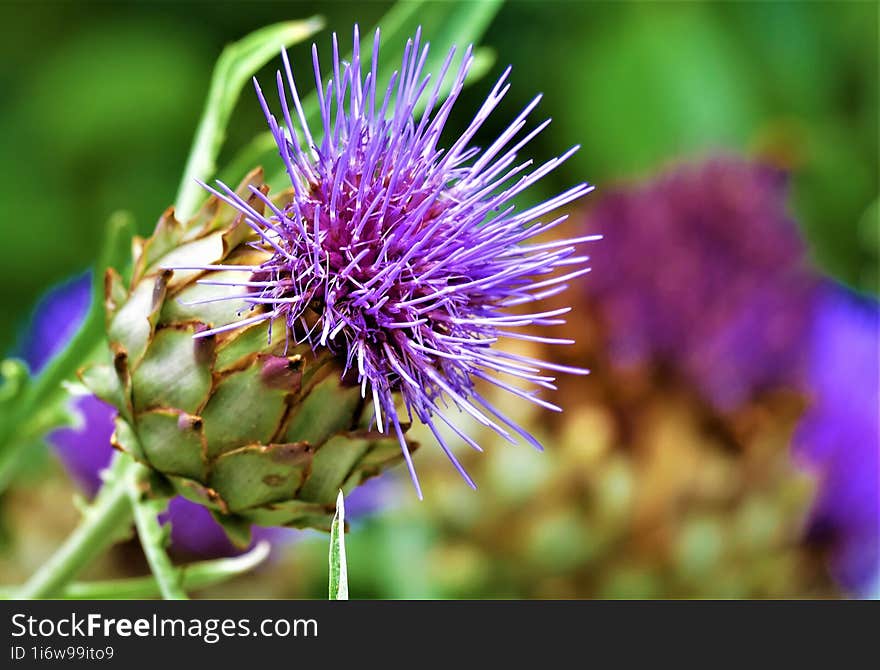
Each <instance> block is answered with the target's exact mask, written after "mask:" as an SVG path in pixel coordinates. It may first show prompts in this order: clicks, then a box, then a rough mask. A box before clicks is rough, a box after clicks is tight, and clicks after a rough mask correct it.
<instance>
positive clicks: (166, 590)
mask: <svg viewBox="0 0 880 670" xmlns="http://www.w3.org/2000/svg"><path fill="white" fill-rule="evenodd" d="M148 473H149V471H148V470H147V469H146V468H145V467H144V466H139V469H138V470H135V471H133V472H132V473H131V475H130V476H131V483H130V484H129V486H128V497H129V501H130V503H131V508H132V510H133V511H134V525H135V527H136V528H137V531H138V536H139V537H140V539H141V546H142V547H143V549H144V554H146V556H147V563H149V564H150V570H151V571H152V573H153V575H154V576H155V578H156V582H157V583H158V585H159V591H160V593H161V594H162V597H163V598H165V600H186V599H187V595H186V592H185V591H184V590H183V586H182V581H183V580H182V575H181V573H180V570H178V569H177V568H175V567H174V565H173V564H172V563H171V559H170V558H169V557H168V553H167V552H166V551H165V540H166V539H167V538H166V536H165V531H164V530H163V529H162V525H161V524H160V523H159V518H158V512H159V507H160V506H164V505H166V504H167V500H166V501H163V502H162V503H160V505H157V504H156V503H157V501H155V500H144V498H143V495H142V484H143V482H144V479H145V477H146V476H147V475H148Z"/></svg>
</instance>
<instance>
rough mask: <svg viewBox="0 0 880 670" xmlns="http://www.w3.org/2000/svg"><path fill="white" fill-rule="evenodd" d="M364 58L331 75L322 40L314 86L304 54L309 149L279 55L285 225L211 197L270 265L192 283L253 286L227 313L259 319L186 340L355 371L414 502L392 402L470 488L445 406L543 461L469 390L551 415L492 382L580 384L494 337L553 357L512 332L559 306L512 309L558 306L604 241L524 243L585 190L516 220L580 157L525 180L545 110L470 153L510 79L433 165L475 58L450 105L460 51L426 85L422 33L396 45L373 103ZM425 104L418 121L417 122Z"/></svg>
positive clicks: (232, 197) (468, 57) (225, 191)
mask: <svg viewBox="0 0 880 670" xmlns="http://www.w3.org/2000/svg"><path fill="white" fill-rule="evenodd" d="M358 49H359V36H358V29H357V27H355V29H354V50H353V55H352V59H351V63H345V62H341V61H340V58H339V49H338V44H337V40H336V36H335V35H334V36H333V60H332V78H331V79H330V80H329V81H327V83H326V85H325V84H324V83H323V81H322V79H321V74H320V72H321V69H320V64H319V61H318V54H317V49H316V47H314V46H313V48H312V53H313V65H314V74H315V82H316V86H317V89H318V91H319V106H320V116H321V126H322V138H321V139H320V141H318V140H316V139H315V138H316V136H317V135H316V134H313V129H312V128H310V127H309V125H308V123H307V122H306V118H305V115H304V113H303V108H302V104H301V101H300V97H299V93H298V91H297V86H296V83H295V81H294V76H293V72H292V70H291V67H290V62H289V60H288V58H287V54H286V53H284V52H282V59H283V62H284V75H282V73H281V72H280V71H279V72H278V73H277V80H276V84H277V89H278V97H279V100H280V108H281V113H282V122H283V125H280V124H279V122H278V120H277V119H276V117H275V116H274V115H273V114H272V113H271V112H270V110H269V105H268V103H267V101H266V99H265V97H264V96H263V93H262V91H261V90H260V87H259V84H257V83H256V80H255V84H256V88H257V95H258V97H259V100H260V104H261V105H262V108H263V111H264V113H265V116H266V119H267V121H268V123H269V127H270V129H271V131H272V134H273V135H274V137H275V141H276V143H277V145H278V149H279V153H280V157H281V158H282V160H283V163H284V166H285V168H286V171H287V174H288V176H289V178H290V182H291V185H292V187H293V191H294V195H293V198H292V202H291V203H290V205H289V206H287V207H286V208H284V209H283V210H281V209H279V208H278V207H276V206H275V205H274V204H273V203H272V201H271V200H269V198H268V197H266V196H265V195H264V194H263V193H262V192H260V191H259V190H258V189H256V188H252V191H253V193H254V194H255V195H256V196H257V197H259V198H261V200H262V201H263V202H264V203H265V204H266V207H267V208H268V210H267V211H268V214H266V215H262V214H260V213H258V212H257V211H256V210H255V209H253V208H252V207H250V206H249V205H248V204H247V203H246V202H245V201H244V200H243V199H242V198H240V197H238V196H236V194H235V193H234V192H233V190H232V189H230V188H229V187H227V186H225V185H224V184H220V190H221V191H222V192H219V191H215V190H214V189H211V188H210V187H207V186H206V188H208V190H210V191H212V192H213V193H214V194H215V195H217V196H218V197H220V198H221V199H223V200H225V201H226V202H228V203H229V204H231V205H233V206H234V207H236V208H237V209H239V210H240V211H241V212H242V214H243V216H244V220H245V221H246V222H247V224H248V225H249V226H251V227H252V228H253V229H254V230H255V231H256V232H257V233H258V234H259V236H260V238H261V239H260V242H259V244H258V246H259V247H260V248H263V249H265V250H267V251H268V252H269V253H271V254H272V257H271V258H270V259H269V260H267V261H266V262H265V263H263V264H262V265H260V266H249V267H246V268H245V267H242V266H225V265H223V266H220V265H215V266H209V267H208V268H204V269H215V270H229V269H233V270H246V271H248V275H247V276H246V277H244V278H243V280H242V281H241V282H238V283H237V284H234V285H238V286H241V287H242V288H243V289H244V294H243V295H236V296H230V299H233V298H234V299H242V298H244V299H245V301H246V302H247V303H248V304H249V306H250V310H251V311H253V312H255V314H254V315H253V316H250V317H248V318H246V319H244V320H241V321H238V322H234V323H230V324H227V325H223V326H220V327H217V328H214V329H212V330H209V331H205V332H203V333H200V334H199V335H198V337H204V336H209V335H211V334H215V333H219V332H223V331H225V330H230V329H235V328H239V327H241V326H242V325H244V324H248V323H257V322H261V321H265V320H272V321H274V320H276V319H281V320H283V322H284V323H285V324H286V330H287V334H288V338H290V339H292V340H294V341H296V342H308V343H310V344H311V345H312V347H314V348H318V347H326V348H328V349H329V350H330V351H332V352H333V353H335V354H336V355H339V356H340V357H344V360H345V371H346V373H348V372H349V371H351V373H352V374H355V373H356V375H357V379H358V382H359V383H360V385H361V393H362V395H363V396H364V397H367V393H368V391H369V393H370V394H371V397H372V400H373V410H374V414H375V424H376V426H377V427H378V429H379V431H381V432H384V433H388V434H392V433H391V431H392V430H393V431H394V433H393V434H396V436H397V438H398V439H399V441H400V445H401V449H402V451H403V455H404V457H405V459H406V462H407V465H408V468H409V471H410V475H411V477H412V480H413V483H414V484H415V487H416V491H417V493H418V495H419V497H421V490H420V487H419V483H418V479H417V477H416V473H415V469H414V467H413V464H412V460H411V458H410V454H409V450H408V448H407V445H406V441H405V439H404V435H403V433H404V431H403V428H402V427H401V420H400V419H399V418H398V413H397V410H396V408H395V402H394V398H393V394H395V393H399V394H400V395H401V396H402V399H403V403H404V405H405V408H406V413H407V414H408V416H409V420H410V421H412V419H413V417H414V416H415V417H416V418H418V419H419V420H420V421H421V422H423V423H424V424H426V425H427V426H428V428H429V429H430V430H431V431H432V432H433V434H434V435H435V437H436V439H437V441H438V443H439V444H440V446H441V448H442V449H443V450H444V451H445V452H446V454H447V455H448V456H449V458H450V460H451V461H452V462H453V464H454V465H455V467H456V468H457V469H458V471H459V472H460V473H461V475H462V476H463V477H464V479H465V480H466V481H467V482H468V484H469V485H471V486H472V487H473V486H475V485H474V483H473V481H472V480H471V478H470V477H469V476H468V474H467V473H466V472H465V470H464V468H463V467H462V466H461V464H460V463H459V462H458V460H457V459H456V457H455V456H454V454H453V453H452V451H451V449H450V448H449V446H448V445H447V444H446V442H445V441H444V439H443V437H442V436H441V435H440V433H439V431H438V425H437V424H436V420H437V419H439V420H440V421H441V422H443V423H444V424H446V425H448V426H449V427H450V429H451V430H452V431H454V432H455V433H456V434H457V435H458V436H459V437H460V438H461V439H462V440H463V441H464V442H466V443H467V444H469V445H470V446H472V447H474V448H475V449H477V450H479V446H478V445H477V444H476V443H475V442H474V441H473V440H472V439H470V438H469V437H468V436H466V435H464V434H463V433H461V432H460V431H459V429H458V428H456V426H455V424H454V422H453V420H452V419H451V418H450V416H449V415H448V413H447V411H448V408H449V407H450V406H452V407H455V408H457V409H458V410H460V411H464V412H466V413H468V414H470V415H471V416H472V417H474V418H475V419H476V420H477V421H478V422H480V423H481V424H483V425H485V426H487V427H489V428H491V429H493V430H494V431H495V432H496V433H498V434H499V435H501V436H502V437H504V438H505V439H508V440H510V441H514V438H513V435H512V433H516V434H518V435H519V436H521V437H522V438H523V439H525V440H526V441H528V442H529V443H531V444H533V445H534V446H535V447H537V448H538V449H540V448H541V447H540V444H539V443H538V442H537V441H536V440H535V438H533V437H532V436H531V435H529V434H528V433H527V432H526V431H525V430H523V429H522V428H521V427H519V426H517V425H516V424H515V423H514V422H513V421H512V420H511V419H509V418H507V417H506V416H504V415H503V414H502V413H501V412H500V411H498V410H497V409H495V408H494V407H493V406H492V405H491V404H490V403H489V402H488V401H487V400H486V399H485V398H484V397H483V396H481V395H480V394H479V393H478V392H477V390H476V389H475V380H477V379H480V380H485V381H487V382H489V383H491V384H495V385H496V386H499V387H501V388H503V389H505V390H507V391H510V392H511V393H513V394H515V395H517V396H520V397H522V398H524V399H526V400H529V401H532V402H535V403H537V404H539V405H541V406H543V407H546V408H549V409H552V410H557V411H558V410H559V408H558V407H556V406H555V405H553V404H551V403H549V402H547V401H545V400H543V399H541V398H539V397H538V395H537V393H536V392H535V391H534V390H529V391H526V390H522V389H520V388H518V387H516V386H513V385H511V384H508V383H507V382H505V381H503V380H501V379H498V378H497V377H496V376H495V375H508V376H511V377H513V378H514V379H516V380H519V381H521V382H522V381H524V382H527V383H530V384H532V385H534V386H537V387H543V388H548V389H554V388H555V387H554V386H553V383H552V382H553V378H552V377H549V376H546V375H545V374H544V373H542V370H559V371H564V372H572V373H576V374H577V373H583V372H585V371H583V370H579V369H575V368H568V367H562V366H558V365H554V364H552V363H547V362H544V361H539V360H533V359H530V358H526V357H523V356H519V355H516V354H512V353H507V352H504V351H502V350H498V349H495V348H494V347H493V346H492V345H494V344H495V343H496V342H498V341H499V340H501V339H502V338H505V337H507V338H513V339H522V340H531V341H539V342H548V341H554V340H550V339H548V338H543V337H539V336H537V335H532V334H529V333H524V332H521V331H520V329H521V328H523V327H534V326H550V325H556V324H560V323H563V321H562V320H561V319H560V318H559V317H560V316H562V315H563V314H565V313H566V312H568V311H569V309H568V308H564V309H558V310H549V311H533V312H523V311H514V312H512V311H510V308H513V307H516V306H518V305H524V304H527V303H532V302H533V301H536V300H540V299H541V298H544V297H547V296H550V295H554V294H557V293H559V292H560V291H562V290H563V289H564V288H565V285H564V282H565V281H566V280H569V279H573V278H575V277H577V276H580V275H583V274H585V273H586V272H588V270H589V269H588V268H587V267H585V263H586V261H587V260H588V259H587V257H586V256H582V255H576V245H577V244H578V243H581V242H586V241H589V240H592V239H597V238H598V236H587V237H582V238H579V239H568V240H555V241H549V242H544V243H533V244H523V243H525V242H528V241H529V240H532V239H533V238H535V237H537V236H538V235H540V234H542V233H545V232H547V231H549V230H551V229H552V228H555V227H556V226H558V225H559V224H561V223H562V222H563V221H565V219H566V216H558V217H556V218H555V219H553V220H551V221H549V222H542V221H539V219H541V218H542V217H544V216H545V215H547V214H549V213H551V212H553V211H555V210H557V209H559V208H560V207H563V206H564V205H567V204H568V203H570V202H572V201H573V200H575V199H577V198H579V197H581V196H582V195H585V194H586V193H588V192H590V191H591V190H592V187H591V186H589V185H588V184H585V183H583V184H578V185H577V186H574V187H573V188H570V189H569V190H567V191H565V192H563V193H561V194H559V195H557V196H556V197H553V198H551V199H550V200H548V201H546V202H543V203H541V204H538V205H535V206H533V207H530V208H528V209H525V210H523V211H517V210H516V208H515V207H514V206H513V204H512V201H513V200H514V198H516V197H517V196H518V195H519V194H521V193H522V192H523V191H525V190H526V189H528V188H529V187H530V186H532V185H533V184H535V183H536V182H537V181H538V180H540V179H541V178H542V177H544V176H545V175H547V174H548V173H549V172H551V171H552V170H554V169H556V168H557V167H558V166H560V165H561V164H562V163H563V162H564V161H565V160H566V159H567V158H569V157H570V156H571V155H572V154H573V153H574V152H575V151H576V150H577V148H578V147H574V148H572V149H571V150H569V151H567V152H566V153H564V154H563V155H561V156H559V157H558V158H553V159H551V160H550V161H548V162H546V163H544V164H543V165H541V166H540V167H538V168H536V169H533V170H531V172H529V169H530V168H531V167H532V161H531V160H528V161H524V162H519V161H518V152H519V151H520V150H521V149H522V148H523V147H524V146H525V145H526V144H527V143H528V142H529V141H530V140H531V139H533V138H534V137H535V136H536V135H537V134H538V133H539V132H540V131H542V130H543V129H544V128H546V126H547V124H548V123H549V120H548V121H545V122H544V123H542V124H540V125H539V126H537V127H536V128H535V129H534V130H531V131H530V132H528V133H526V134H525V135H524V136H522V137H518V135H519V133H520V131H521V130H522V129H523V128H524V127H525V125H526V119H527V117H528V115H529V113H530V112H531V111H532V110H533V109H534V108H535V106H536V105H537V104H538V102H539V100H540V96H538V97H536V98H535V99H534V100H533V101H532V102H531V103H529V104H528V105H527V106H526V107H525V109H523V110H522V112H521V113H520V114H519V115H518V116H517V117H516V118H515V119H514V121H513V122H512V123H511V124H510V126H509V127H508V128H507V129H506V130H505V131H504V132H503V133H502V134H501V135H500V137H498V138H497V139H496V140H495V141H494V142H492V143H491V144H490V145H489V146H488V147H487V148H485V149H480V148H479V147H476V146H473V145H472V144H471V142H472V140H473V139H474V137H475V136H476V134H477V133H478V131H479V130H480V127H481V126H482V125H483V123H484V122H485V121H486V119H487V118H488V117H489V115H490V114H491V113H492V111H493V110H494V109H495V108H496V107H497V106H498V104H499V103H500V101H501V100H502V98H503V97H504V95H505V93H506V92H507V90H508V88H509V84H507V83H506V81H507V77H508V75H509V72H510V68H508V69H507V70H505V72H504V73H503V75H502V76H501V78H500V79H499V80H498V82H497V83H496V85H495V87H494V88H493V89H492V91H491V93H490V94H489V97H488V98H487V99H486V101H485V103H484V104H483V105H482V107H481V108H480V109H479V111H478V112H477V114H476V116H475V117H474V118H473V120H472V121H471V123H470V124H469V125H468V126H467V128H466V130H465V131H464V132H463V133H462V134H461V135H460V136H459V137H458V139H456V140H455V141H454V142H453V143H452V144H451V146H449V147H447V148H445V149H443V148H441V147H440V146H439V143H440V137H441V134H442V132H443V129H444V126H445V123H446V121H447V119H448V117H449V115H450V112H451V110H452V107H453V105H454V103H455V101H456V99H457V98H458V96H459V94H460V93H461V90H462V87H463V86H464V82H465V77H466V75H467V73H468V69H469V67H470V66H471V64H472V62H473V55H472V48H470V47H469V48H468V49H467V51H466V52H465V54H464V57H463V59H462V63H461V65H460V67H459V69H458V71H457V73H456V74H455V75H454V77H453V83H452V89H451V93H450V94H449V96H448V97H447V98H446V99H445V100H442V99H441V97H440V92H441V86H442V83H443V81H444V79H445V78H446V76H447V74H448V72H449V70H450V66H451V64H452V60H453V56H454V53H455V50H454V49H453V50H451V51H450V52H449V55H448V56H447V58H446V60H445V61H444V63H443V66H442V68H441V70H440V73H439V76H438V77H436V79H433V78H432V77H430V76H429V75H426V74H424V72H423V66H424V63H425V60H426V57H427V53H428V45H427V44H425V45H424V46H422V45H421V41H420V31H419V32H417V33H416V36H415V38H414V39H412V40H410V41H409V42H407V45H406V49H405V52H404V56H403V61H402V63H401V66H400V70H399V71H398V72H396V73H395V74H394V76H393V77H392V78H391V82H390V84H389V85H388V87H387V89H386V90H385V91H384V93H383V92H382V91H381V90H378V89H377V85H376V72H377V70H376V67H377V62H378V57H379V32H378V31H376V36H375V40H374V42H373V53H372V61H371V63H372V65H371V68H370V69H369V71H368V72H367V73H366V74H364V73H363V72H362V70H361V59H360V54H359V51H358ZM288 93H289V94H290V97H291V101H292V105H291V104H290V102H291V101H288ZM420 102H424V109H425V112H424V113H423V114H422V115H421V117H419V118H416V116H415V109H416V107H417V105H419V103H420ZM558 270H562V272H561V273H557V271H558ZM558 341H559V342H564V341H563V340H558Z"/></svg>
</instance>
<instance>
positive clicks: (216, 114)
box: [175, 16, 324, 221]
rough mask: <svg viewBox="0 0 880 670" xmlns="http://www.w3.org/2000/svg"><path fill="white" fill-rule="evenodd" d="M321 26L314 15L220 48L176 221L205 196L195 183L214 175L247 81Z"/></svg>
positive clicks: (187, 213) (187, 215)
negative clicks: (221, 51) (228, 125)
mask: <svg viewBox="0 0 880 670" xmlns="http://www.w3.org/2000/svg"><path fill="white" fill-rule="evenodd" d="M323 27H324V20H323V19H322V18H320V17H317V16H313V17H311V18H309V19H305V20H302V21H287V22H284V23H276V24H274V25H271V26H266V27H265V28H261V29H259V30H256V31H254V32H252V33H251V34H249V35H247V36H246V37H244V38H242V39H241V40H239V41H238V42H234V43H233V44H230V45H229V46H227V47H226V48H225V49H224V50H223V53H222V54H221V55H220V58H219V59H218V61H217V65H216V66H215V67H214V75H213V77H212V79H211V88H210V90H209V92H208V99H207V101H206V102H205V110H204V112H203V113H202V118H201V121H200V122H199V127H198V130H196V136H195V140H194V141H193V146H192V149H191V150H190V154H189V158H188V159H187V162H186V168H185V169H184V173H183V178H182V179H181V182H180V188H179V190H178V194H177V200H176V204H175V211H176V214H177V217H178V219H180V220H182V221H183V220H186V219H188V218H189V217H191V216H192V215H193V214H194V213H195V210H196V207H197V206H198V204H199V201H200V200H201V199H202V198H203V197H204V192H203V190H202V188H201V187H200V186H199V185H198V184H197V183H196V181H195V180H196V179H201V180H205V179H208V178H209V177H210V176H211V175H212V174H214V170H215V168H216V166H215V161H216V160H217V155H218V154H219V153H220V148H221V146H222V145H223V140H224V139H225V137H226V126H227V124H228V123H229V117H230V116H231V115H232V110H233V109H234V107H235V103H236V102H237V101H238V96H239V95H240V94H241V91H242V89H243V88H244V85H245V84H246V83H247V80H248V79H250V78H251V77H252V76H253V75H254V73H255V72H256V71H257V70H259V69H260V68H261V67H263V65H265V64H266V63H267V62H268V61H269V60H270V59H271V58H272V57H274V56H276V55H277V54H278V52H279V51H280V49H281V47H282V46H290V45H293V44H296V43H297V42H301V41H302V40H304V39H307V38H308V37H309V36H311V35H314V34H315V33H316V32H318V31H319V30H321V28H323Z"/></svg>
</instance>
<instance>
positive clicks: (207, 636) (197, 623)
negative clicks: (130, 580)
mask: <svg viewBox="0 0 880 670" xmlns="http://www.w3.org/2000/svg"><path fill="white" fill-rule="evenodd" d="M25 636H28V637H30V638H33V639H39V638H53V637H62V638H68V637H82V638H92V637H100V638H103V639H113V638H128V637H152V638H161V637H186V638H193V639H200V640H202V641H203V642H205V643H207V644H214V643H216V642H219V641H220V640H221V639H223V638H230V637H318V622H317V621H316V620H315V619H262V620H260V621H259V622H253V621H251V620H250V619H196V618H190V619H181V618H170V617H160V616H159V615H157V614H154V615H153V616H152V617H150V618H138V619H129V618H116V619H111V618H109V617H105V616H103V615H102V614H97V613H91V614H88V615H87V616H82V615H78V614H76V613H75V612H74V613H71V614H70V616H66V617H60V618H54V619H48V618H42V619H40V618H37V617H33V616H28V615H27V614H23V613H18V614H14V615H12V637H16V638H17V637H25Z"/></svg>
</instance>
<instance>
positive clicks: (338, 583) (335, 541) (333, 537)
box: [330, 491, 348, 600]
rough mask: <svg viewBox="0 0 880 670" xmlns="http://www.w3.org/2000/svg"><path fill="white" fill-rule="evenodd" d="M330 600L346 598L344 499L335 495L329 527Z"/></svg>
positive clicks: (340, 493) (340, 495) (346, 567)
mask: <svg viewBox="0 0 880 670" xmlns="http://www.w3.org/2000/svg"><path fill="white" fill-rule="evenodd" d="M330 600H348V566H347V565H346V563H345V500H344V498H343V495H342V491H340V492H339V495H338V496H337V497H336V514H335V515H334V517H333V524H332V526H331V527H330Z"/></svg>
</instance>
